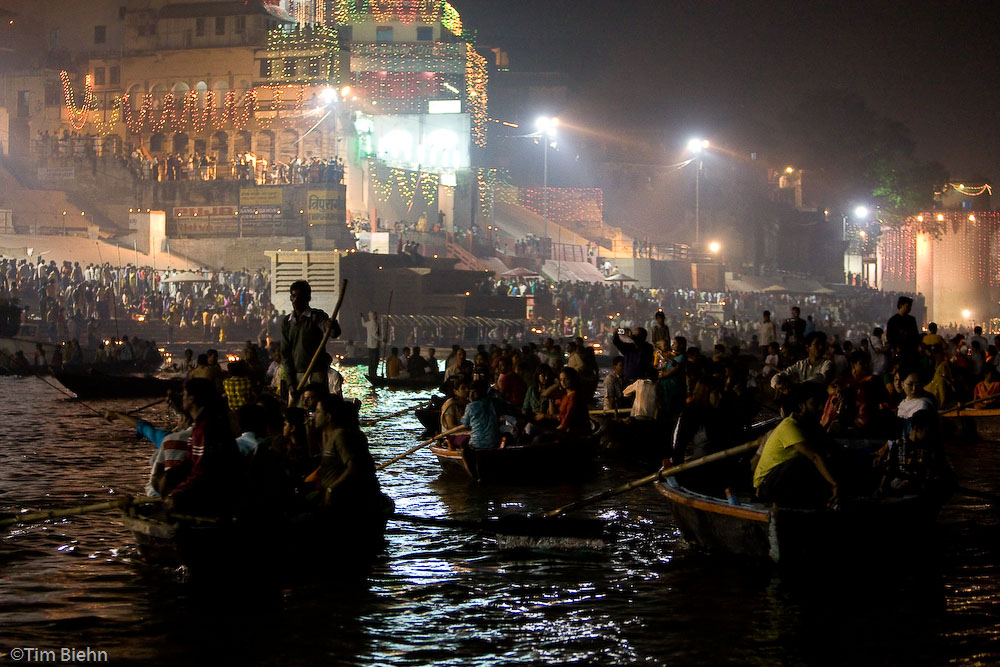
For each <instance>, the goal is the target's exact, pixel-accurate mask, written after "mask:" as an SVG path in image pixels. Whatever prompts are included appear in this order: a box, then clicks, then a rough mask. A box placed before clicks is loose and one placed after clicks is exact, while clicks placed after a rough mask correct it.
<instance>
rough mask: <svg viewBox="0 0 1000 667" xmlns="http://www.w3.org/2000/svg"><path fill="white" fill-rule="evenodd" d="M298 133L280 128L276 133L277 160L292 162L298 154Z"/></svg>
mask: <svg viewBox="0 0 1000 667" xmlns="http://www.w3.org/2000/svg"><path fill="white" fill-rule="evenodd" d="M298 141H299V133H298V132H296V131H295V130H282V131H281V133H280V134H278V156H279V157H278V160H279V161H281V162H285V163H288V162H293V161H294V160H295V158H297V157H298V156H299V144H298Z"/></svg>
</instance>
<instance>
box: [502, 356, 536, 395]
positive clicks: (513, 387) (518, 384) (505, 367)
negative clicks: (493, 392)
mask: <svg viewBox="0 0 1000 667" xmlns="http://www.w3.org/2000/svg"><path fill="white" fill-rule="evenodd" d="M497 370H498V373H497V382H496V388H497V391H498V392H500V395H501V396H503V399H504V400H505V401H507V402H508V403H510V404H511V405H522V404H523V403H524V397H525V394H526V393H527V391H528V388H527V387H526V386H524V380H522V379H521V376H520V375H518V374H517V373H515V372H514V371H513V369H511V361H510V359H508V358H502V359H500V361H499V362H498V364H497Z"/></svg>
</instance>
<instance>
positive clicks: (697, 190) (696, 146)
mask: <svg viewBox="0 0 1000 667" xmlns="http://www.w3.org/2000/svg"><path fill="white" fill-rule="evenodd" d="M706 148H708V139H699V138H694V139H691V140H690V141H688V150H689V151H691V153H692V154H694V155H695V156H697V158H698V163H697V169H696V170H695V172H694V244H695V246H699V245H701V165H702V151H704V150H705V149H706Z"/></svg>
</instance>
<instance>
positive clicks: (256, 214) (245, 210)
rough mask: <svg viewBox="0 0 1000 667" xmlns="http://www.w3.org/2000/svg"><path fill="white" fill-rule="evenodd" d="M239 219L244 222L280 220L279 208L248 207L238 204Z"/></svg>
mask: <svg viewBox="0 0 1000 667" xmlns="http://www.w3.org/2000/svg"><path fill="white" fill-rule="evenodd" d="M240 217H241V218H242V219H243V221H244V222H246V221H247V220H260V221H268V222H271V221H274V220H280V219H281V206H275V205H273V204H260V205H256V206H248V205H246V204H240Z"/></svg>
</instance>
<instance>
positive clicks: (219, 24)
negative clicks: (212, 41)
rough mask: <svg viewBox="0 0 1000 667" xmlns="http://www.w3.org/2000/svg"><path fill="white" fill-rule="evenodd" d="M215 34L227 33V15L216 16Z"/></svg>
mask: <svg viewBox="0 0 1000 667" xmlns="http://www.w3.org/2000/svg"><path fill="white" fill-rule="evenodd" d="M215 34H216V35H225V34H226V17H225V16H216V17H215Z"/></svg>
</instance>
